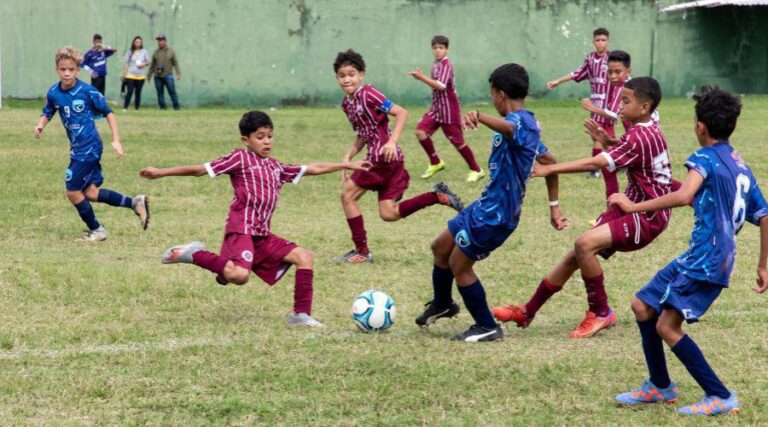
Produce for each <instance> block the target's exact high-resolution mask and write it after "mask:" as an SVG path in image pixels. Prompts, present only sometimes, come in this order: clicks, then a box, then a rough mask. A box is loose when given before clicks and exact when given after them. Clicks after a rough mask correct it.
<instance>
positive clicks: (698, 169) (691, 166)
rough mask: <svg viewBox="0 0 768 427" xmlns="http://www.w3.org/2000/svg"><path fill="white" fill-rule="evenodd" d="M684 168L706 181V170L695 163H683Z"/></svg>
mask: <svg viewBox="0 0 768 427" xmlns="http://www.w3.org/2000/svg"><path fill="white" fill-rule="evenodd" d="M685 167H687V168H688V170H693V171H696V172H698V173H699V175H701V177H702V178H704V179H707V170H706V169H704V168H703V167H702V166H701V165H699V164H696V163H694V162H691V161H687V162H685Z"/></svg>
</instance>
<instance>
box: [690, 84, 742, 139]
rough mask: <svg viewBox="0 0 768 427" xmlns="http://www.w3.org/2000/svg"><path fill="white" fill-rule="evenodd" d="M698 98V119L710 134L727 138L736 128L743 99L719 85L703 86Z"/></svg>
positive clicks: (696, 98) (717, 137)
mask: <svg viewBox="0 0 768 427" xmlns="http://www.w3.org/2000/svg"><path fill="white" fill-rule="evenodd" d="M693 99H694V100H696V107H695V109H696V120H697V121H699V122H701V123H704V125H705V126H706V127H707V131H708V132H709V136H711V137H712V138H715V139H727V138H728V137H729V136H731V134H732V133H733V131H734V130H735V129H736V121H737V120H738V119H739V115H740V114H741V100H739V98H737V97H736V96H734V95H733V94H731V93H730V92H727V91H724V90H721V89H720V88H719V87H717V86H703V87H702V88H701V94H699V95H694V97H693Z"/></svg>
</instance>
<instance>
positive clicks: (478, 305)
mask: <svg viewBox="0 0 768 427" xmlns="http://www.w3.org/2000/svg"><path fill="white" fill-rule="evenodd" d="M459 293H460V294H461V297H462V298H463V299H464V306H465V307H467V311H469V314H471V315H472V318H473V319H475V323H476V324H477V325H479V326H482V327H483V328H486V329H489V330H490V329H495V328H496V321H495V320H494V319H493V314H491V310H490V309H489V308H488V301H486V299H485V289H483V285H482V283H480V280H478V281H476V282H475V283H473V284H471V285H469V286H463V287H462V286H459Z"/></svg>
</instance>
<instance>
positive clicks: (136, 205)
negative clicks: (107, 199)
mask: <svg viewBox="0 0 768 427" xmlns="http://www.w3.org/2000/svg"><path fill="white" fill-rule="evenodd" d="M131 207H132V208H133V212H134V213H135V214H136V216H137V217H139V221H141V226H142V227H144V229H145V230H146V229H147V227H148V226H149V197H147V196H145V195H143V194H140V195H138V196H136V197H134V198H133V203H132V205H131Z"/></svg>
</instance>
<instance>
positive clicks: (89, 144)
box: [35, 46, 149, 242]
mask: <svg viewBox="0 0 768 427" xmlns="http://www.w3.org/2000/svg"><path fill="white" fill-rule="evenodd" d="M82 59H83V55H82V54H81V53H80V51H78V50H77V49H75V48H73V47H71V46H66V47H63V48H61V49H59V50H58V51H56V73H58V75H59V77H60V78H61V81H60V82H58V83H56V84H54V85H53V86H51V88H50V89H49V90H48V94H47V96H46V103H45V106H44V107H43V113H42V115H41V116H40V121H39V122H38V123H37V126H35V138H38V139H39V138H40V136H41V135H42V133H43V129H45V125H47V124H48V122H49V121H50V120H51V118H53V115H54V114H56V112H57V111H58V112H59V116H60V117H61V122H62V124H63V125H64V129H66V131H67V138H69V144H70V152H69V157H70V162H69V167H68V168H67V171H66V176H65V183H66V188H67V198H68V199H69V201H70V202H72V204H73V205H74V206H75V209H77V213H78V214H79V215H80V218H81V219H82V220H83V222H84V223H85V225H86V226H88V231H87V232H86V233H85V235H83V236H82V237H81V238H80V240H81V241H85V242H95V241H101V240H105V239H106V238H107V230H106V229H105V228H104V227H103V226H102V225H101V224H100V223H99V221H98V220H96V214H95V213H94V212H93V207H92V206H91V203H90V202H101V203H107V204H108V205H111V206H119V207H123V208H128V209H132V210H133V212H135V213H136V215H137V216H138V217H139V220H141V225H142V227H143V228H144V229H145V230H146V229H147V225H148V224H149V199H148V198H147V197H146V196H143V195H139V196H136V197H133V198H131V197H127V196H124V195H122V194H120V193H117V192H115V191H112V190H107V189H103V188H99V187H100V186H101V184H102V182H104V177H103V176H102V174H101V162H100V161H101V153H102V151H103V147H102V142H101V137H100V136H99V132H98V130H97V129H96V124H95V123H94V121H93V118H94V115H95V114H102V115H104V116H106V118H107V123H108V124H109V128H110V130H111V131H112V148H114V149H115V151H116V152H117V155H118V156H122V155H123V147H122V145H120V135H119V133H118V131H117V121H116V119H115V114H114V113H112V110H111V109H110V108H109V107H108V106H107V100H106V99H105V98H104V95H102V94H101V93H100V92H99V91H98V90H96V88H95V87H93V86H91V85H89V84H87V83H84V82H82V81H81V80H79V79H78V78H77V74H78V73H79V72H80V62H81V61H82Z"/></svg>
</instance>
